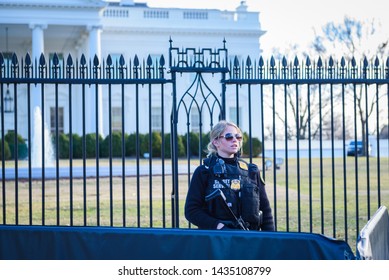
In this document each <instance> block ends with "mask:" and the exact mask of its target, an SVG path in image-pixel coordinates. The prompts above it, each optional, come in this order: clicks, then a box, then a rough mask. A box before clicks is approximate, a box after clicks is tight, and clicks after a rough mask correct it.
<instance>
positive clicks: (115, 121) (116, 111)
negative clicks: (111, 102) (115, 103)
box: [111, 107, 122, 131]
mask: <svg viewBox="0 0 389 280" xmlns="http://www.w3.org/2000/svg"><path fill="white" fill-rule="evenodd" d="M111 113H112V131H122V108H121V107H112V109H111Z"/></svg>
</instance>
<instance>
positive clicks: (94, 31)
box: [86, 26, 104, 137]
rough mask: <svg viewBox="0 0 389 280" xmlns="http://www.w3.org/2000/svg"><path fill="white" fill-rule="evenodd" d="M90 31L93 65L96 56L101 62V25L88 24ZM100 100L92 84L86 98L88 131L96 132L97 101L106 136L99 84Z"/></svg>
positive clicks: (101, 127)
mask: <svg viewBox="0 0 389 280" xmlns="http://www.w3.org/2000/svg"><path fill="white" fill-rule="evenodd" d="M87 30H88V32H89V58H90V59H91V61H92V65H93V60H94V57H95V56H97V58H98V59H99V62H100V64H101V62H102V61H101V37H100V34H101V26H88V28H87ZM97 98H98V100H96V87H95V86H92V87H91V88H90V91H89V94H88V95H87V98H86V104H87V107H86V116H87V118H88V119H87V120H86V132H87V133H90V132H96V122H95V121H96V118H95V116H96V101H97V102H98V112H99V115H98V122H99V126H98V130H99V134H101V135H102V136H103V137H104V131H103V114H102V113H103V111H102V109H103V106H102V102H103V95H102V89H101V86H98V97H97Z"/></svg>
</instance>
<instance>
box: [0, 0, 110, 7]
mask: <svg viewBox="0 0 389 280" xmlns="http://www.w3.org/2000/svg"><path fill="white" fill-rule="evenodd" d="M105 6H107V3H106V2H104V1H102V0H66V1H63V0H36V1H34V0H19V1H15V0H0V7H30V8H74V9H82V8H84V9H85V8H88V9H101V8H103V7H105Z"/></svg>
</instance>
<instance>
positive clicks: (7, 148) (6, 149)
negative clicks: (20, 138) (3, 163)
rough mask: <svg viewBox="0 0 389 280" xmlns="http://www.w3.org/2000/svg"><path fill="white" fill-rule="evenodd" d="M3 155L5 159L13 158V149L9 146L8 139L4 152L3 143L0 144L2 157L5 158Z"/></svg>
mask: <svg viewBox="0 0 389 280" xmlns="http://www.w3.org/2000/svg"><path fill="white" fill-rule="evenodd" d="M3 155H4V160H8V159H11V150H10V148H9V145H8V142H7V141H4V153H3V148H2V145H1V144H0V159H3Z"/></svg>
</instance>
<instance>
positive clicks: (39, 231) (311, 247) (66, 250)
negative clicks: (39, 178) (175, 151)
mask: <svg viewBox="0 0 389 280" xmlns="http://www.w3.org/2000/svg"><path fill="white" fill-rule="evenodd" d="M0 259H3V260H4V259H8V260H37V259H38V260H81V259H82V260H208V259H210V260H344V259H355V256H354V254H353V252H352V250H351V249H350V247H349V245H348V244H347V243H346V242H344V241H340V240H335V239H331V238H328V237H325V236H323V235H320V234H311V233H290V232H254V231H249V232H247V231H245V232H243V231H209V230H194V229H155V228H154V229H143V228H112V227H51V226H0Z"/></svg>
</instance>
